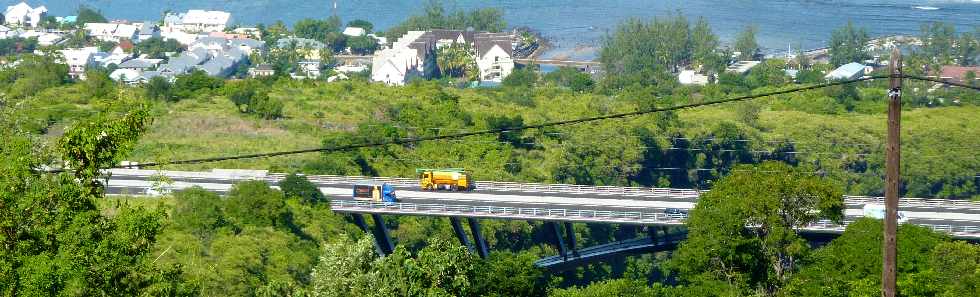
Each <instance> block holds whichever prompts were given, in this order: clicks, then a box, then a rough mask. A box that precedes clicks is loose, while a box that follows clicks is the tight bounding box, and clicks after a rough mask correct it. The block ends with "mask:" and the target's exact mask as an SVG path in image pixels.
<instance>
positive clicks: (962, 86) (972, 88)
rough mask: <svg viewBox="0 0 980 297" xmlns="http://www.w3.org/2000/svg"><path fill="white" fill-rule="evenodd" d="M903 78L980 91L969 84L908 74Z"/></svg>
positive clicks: (979, 88)
mask: <svg viewBox="0 0 980 297" xmlns="http://www.w3.org/2000/svg"><path fill="white" fill-rule="evenodd" d="M902 77H904V78H908V79H914V80H922V81H930V82H934V83H941V84H944V85H950V86H956V87H961V88H966V89H971V90H974V91H980V87H978V86H971V85H968V84H961V83H957V82H950V81H944V80H941V79H935V78H930V77H924V76H918V75H908V74H905V75H902Z"/></svg>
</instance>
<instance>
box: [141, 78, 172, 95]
mask: <svg viewBox="0 0 980 297" xmlns="http://www.w3.org/2000/svg"><path fill="white" fill-rule="evenodd" d="M144 88H145V89H146V97H147V98H150V99H153V100H164V101H172V100H176V99H177V98H176V97H175V96H174V90H173V85H172V84H170V80H168V79H167V78H165V77H162V76H156V77H153V78H151V79H150V81H148V82H147V83H146V86H145V87H144Z"/></svg>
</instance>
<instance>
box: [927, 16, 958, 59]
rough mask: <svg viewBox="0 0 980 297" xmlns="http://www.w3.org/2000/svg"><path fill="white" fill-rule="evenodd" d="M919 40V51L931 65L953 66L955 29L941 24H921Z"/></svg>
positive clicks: (949, 25)
mask: <svg viewBox="0 0 980 297" xmlns="http://www.w3.org/2000/svg"><path fill="white" fill-rule="evenodd" d="M921 34H922V35H920V36H919V40H921V41H922V47H921V50H922V51H923V53H924V54H925V56H926V57H927V58H928V59H929V60H930V62H931V63H938V64H939V65H949V64H953V57H954V54H955V50H956V46H955V43H956V27H953V25H951V24H946V23H943V22H933V23H926V24H922V27H921Z"/></svg>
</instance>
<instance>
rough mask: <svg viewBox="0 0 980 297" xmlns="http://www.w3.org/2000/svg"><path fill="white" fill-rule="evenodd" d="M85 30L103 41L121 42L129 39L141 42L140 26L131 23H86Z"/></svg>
mask: <svg viewBox="0 0 980 297" xmlns="http://www.w3.org/2000/svg"><path fill="white" fill-rule="evenodd" d="M85 31H88V35H89V36H92V37H95V38H97V39H99V40H102V41H112V42H121V41H122V40H123V39H128V40H130V41H132V42H134V43H136V42H139V32H140V30H139V26H136V25H129V24H113V23H86V24H85Z"/></svg>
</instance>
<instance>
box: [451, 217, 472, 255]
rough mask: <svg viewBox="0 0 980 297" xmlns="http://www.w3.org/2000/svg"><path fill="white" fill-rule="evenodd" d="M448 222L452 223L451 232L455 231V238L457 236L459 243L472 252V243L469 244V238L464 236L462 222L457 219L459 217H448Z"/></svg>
mask: <svg viewBox="0 0 980 297" xmlns="http://www.w3.org/2000/svg"><path fill="white" fill-rule="evenodd" d="M449 223H450V224H452V225H453V232H455V233H456V238H459V244H462V245H463V246H465V247H466V248H467V249H469V250H470V251H471V252H472V251H473V245H471V244H470V240H469V239H468V238H466V231H465V230H463V224H462V223H461V222H460V221H459V218H457V217H449Z"/></svg>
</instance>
